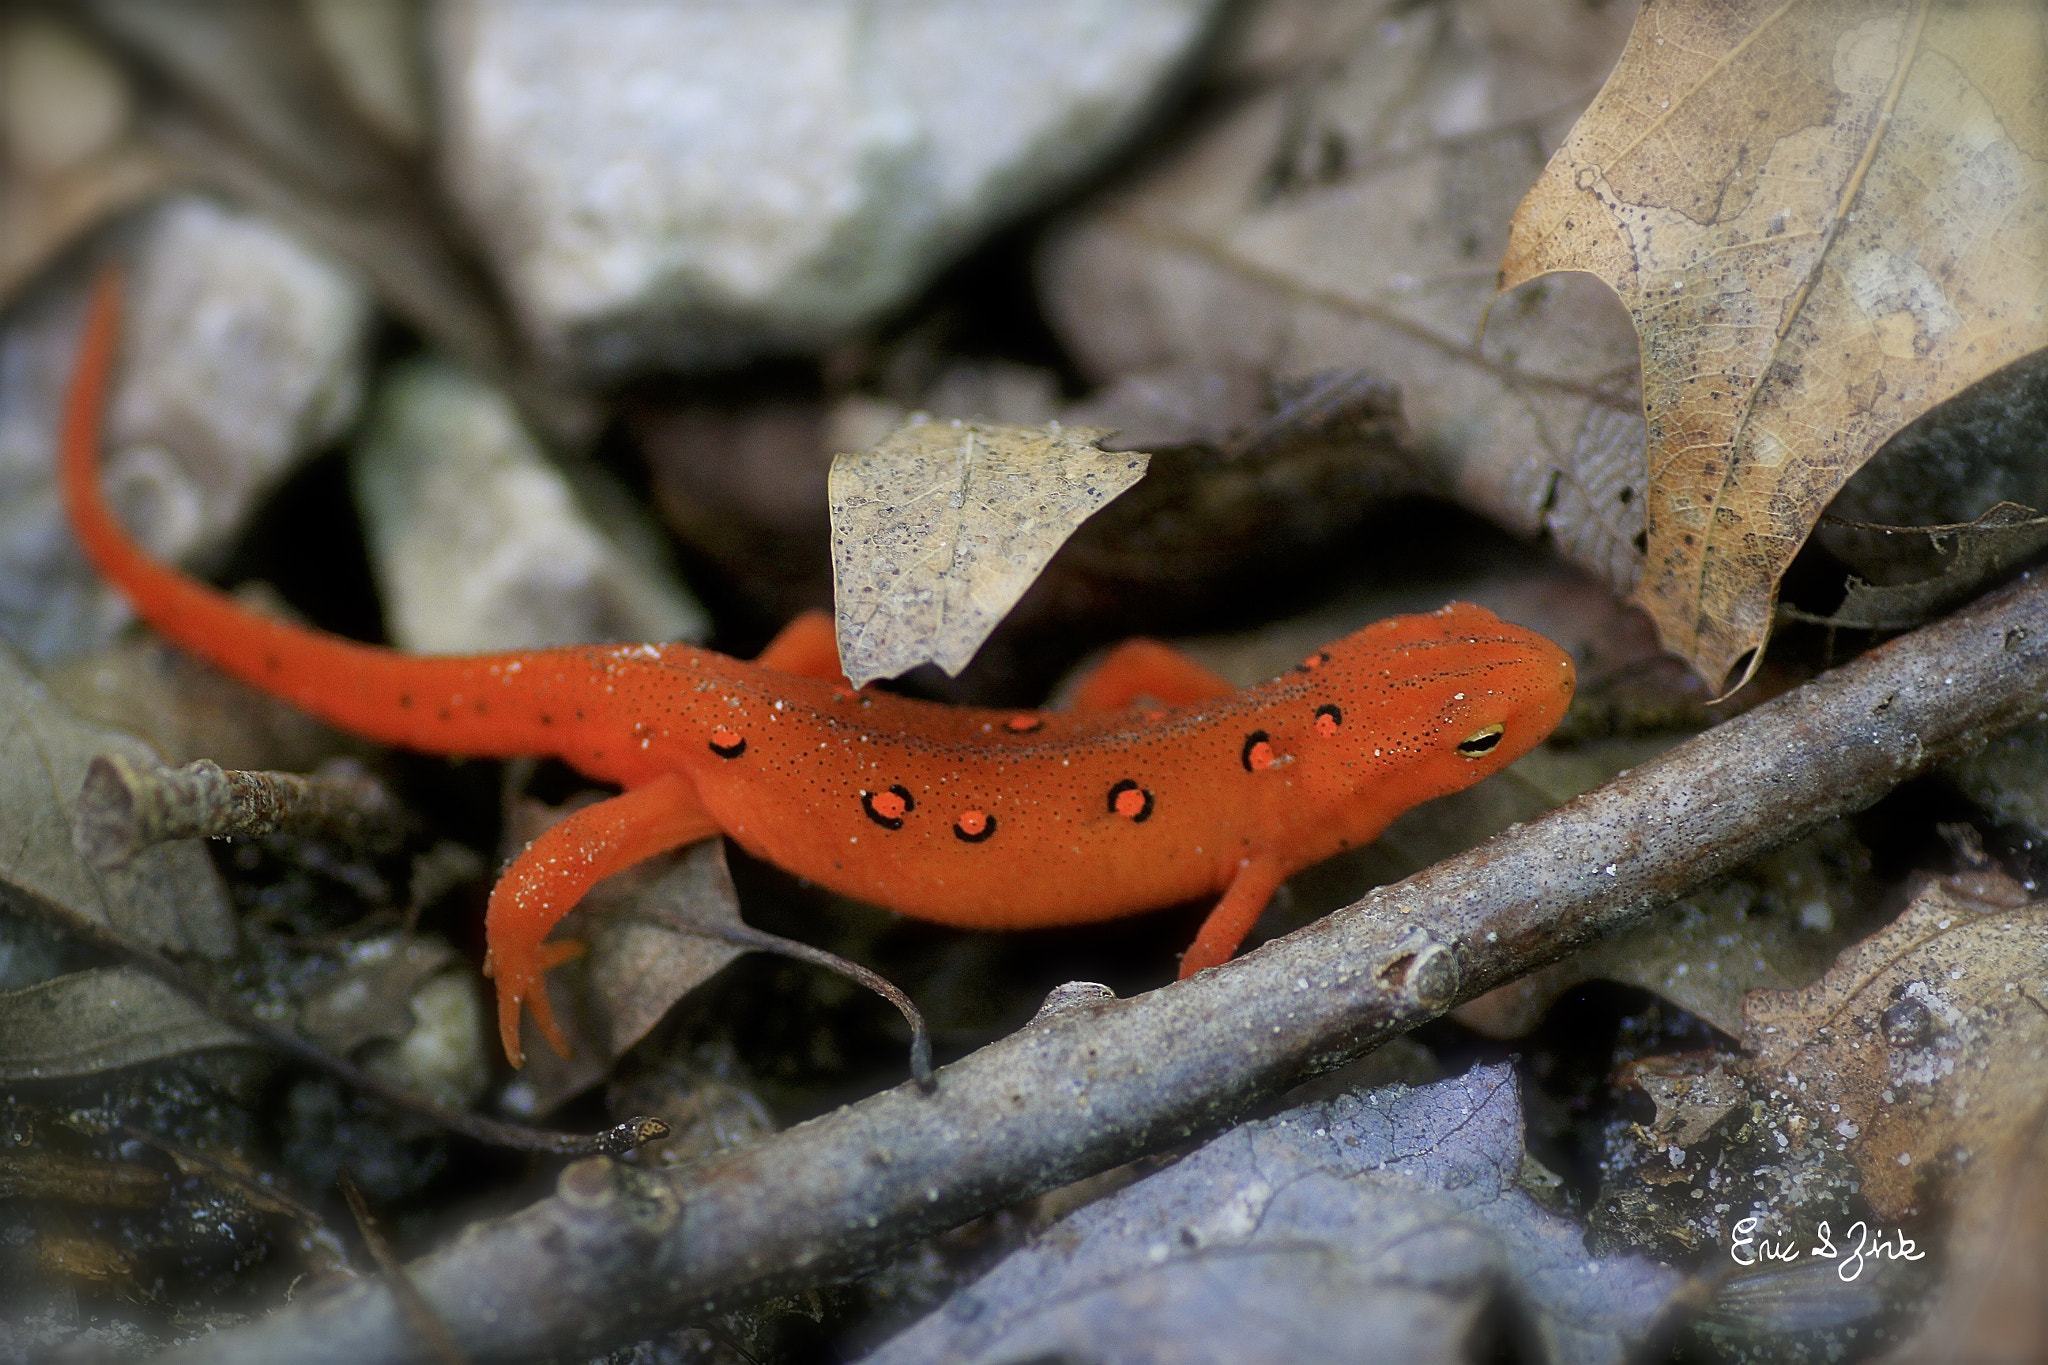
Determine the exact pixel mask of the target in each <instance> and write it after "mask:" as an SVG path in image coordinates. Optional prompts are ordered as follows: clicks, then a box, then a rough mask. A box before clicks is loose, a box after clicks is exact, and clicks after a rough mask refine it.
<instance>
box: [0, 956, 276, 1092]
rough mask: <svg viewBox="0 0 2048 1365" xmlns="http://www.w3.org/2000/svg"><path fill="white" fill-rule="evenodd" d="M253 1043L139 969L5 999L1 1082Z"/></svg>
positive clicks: (113, 970)
mask: <svg viewBox="0 0 2048 1365" xmlns="http://www.w3.org/2000/svg"><path fill="white" fill-rule="evenodd" d="M248 1041H249V1040H248V1039H247V1038H245V1037H244V1036H243V1035H242V1034H241V1033H239V1032H237V1031H236V1030H234V1029H232V1028H230V1027H228V1026H227V1025H226V1024H223V1023H221V1022H219V1021H218V1020H216V1019H214V1018H213V1016H211V1015H209V1014H208V1013H207V1012H206V1011H205V1010H204V1009H202V1008H200V1007H199V1005H198V1004H196V1003H195V1002H194V1001H192V1000H191V998H189V997H188V996H185V995H183V994H180V993H179V992H178V991H175V990H173V989H171V988H170V987H169V986H166V985H165V984H164V983H163V982H161V981H159V980H157V979H156V978H155V977H153V976H151V975H149V974H148V973H147V972H145V971H143V970H142V969H141V968H139V967H93V968H89V969H87V970H85V971H82V972H71V973H69V974H67V975H64V976H59V977H54V978H52V979H51V980H48V981H43V982H39V983H37V984H36V985H33V986H29V987H27V988H26V989H24V990H18V991H9V992H6V993H4V994H0V1081H28V1080H52V1079H56V1078H59V1077H64V1076H88V1075H92V1074H95V1073H97V1072H101V1071H112V1070H113V1069H114V1068H116V1067H123V1066H134V1065H136V1064H138V1063H140V1062H153V1061H158V1060H160V1059H162V1058H165V1057H175V1056H178V1055H179V1054H181V1053H186V1052H197V1051H200V1050H201V1049H204V1048H210V1047H226V1046H230V1045H232V1044H236V1043H247V1042H248Z"/></svg>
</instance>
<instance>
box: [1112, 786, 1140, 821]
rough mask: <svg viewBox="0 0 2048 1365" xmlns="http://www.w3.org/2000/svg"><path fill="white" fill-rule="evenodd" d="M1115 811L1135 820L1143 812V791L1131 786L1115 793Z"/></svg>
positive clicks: (1125, 817)
mask: <svg viewBox="0 0 2048 1365" xmlns="http://www.w3.org/2000/svg"><path fill="white" fill-rule="evenodd" d="M1116 813H1117V814H1118V815H1121V816H1123V818H1124V819H1126V820H1135V819H1137V818H1138V817H1139V816H1140V815H1143V814H1144V813H1145V793H1143V792H1141V791H1139V790H1138V789H1137V788H1135V787H1133V788H1131V789H1130V790H1129V791H1120V792H1118V793H1117V794H1116Z"/></svg>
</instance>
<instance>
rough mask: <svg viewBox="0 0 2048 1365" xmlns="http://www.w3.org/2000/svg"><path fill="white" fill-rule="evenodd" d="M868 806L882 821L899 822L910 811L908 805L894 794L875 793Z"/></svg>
mask: <svg viewBox="0 0 2048 1365" xmlns="http://www.w3.org/2000/svg"><path fill="white" fill-rule="evenodd" d="M868 804H869V805H871V806H872V807H873V808H874V812H875V814H877V815H879V816H881V817H882V818H883V819H884V820H901V819H902V818H903V817H904V816H905V815H907V814H908V813H909V811H910V807H909V805H908V804H906V803H905V802H904V800H903V798H902V797H900V796H898V795H897V794H896V793H895V792H876V793H875V795H874V798H873V799H872V800H871V801H870V802H869V803H868Z"/></svg>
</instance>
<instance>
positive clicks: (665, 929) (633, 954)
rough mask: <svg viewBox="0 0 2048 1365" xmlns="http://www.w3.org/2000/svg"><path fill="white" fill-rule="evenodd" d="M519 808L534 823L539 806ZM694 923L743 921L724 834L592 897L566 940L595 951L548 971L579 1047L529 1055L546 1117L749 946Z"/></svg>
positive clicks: (529, 1081) (626, 875) (533, 1092)
mask: <svg viewBox="0 0 2048 1365" xmlns="http://www.w3.org/2000/svg"><path fill="white" fill-rule="evenodd" d="M556 813H558V814H559V813H562V812H556ZM520 814H521V815H522V816H523V817H524V818H527V819H529V820H532V819H535V818H536V817H538V816H539V815H540V812H539V811H538V810H534V809H528V810H525V811H522V812H520ZM636 912H637V913H636ZM657 916H658V917H659V919H658V922H657V919H656V917H657ZM693 923H694V924H701V925H703V926H704V927H705V928H706V930H707V931H708V932H710V933H712V934H715V933H716V932H717V931H718V930H720V929H739V928H742V927H743V926H742V925H741V923H740V902H739V892H738V891H737V890H735V889H734V887H733V884H732V874H731V873H729V872H728V871H727V870H726V866H725V848H724V845H722V844H721V843H720V842H719V841H718V840H716V839H707V840H704V841H702V842H700V843H696V844H692V845H690V847H688V848H686V849H683V850H681V851H680V852H676V853H670V854H665V855H663V856H662V857H659V858H654V859H650V860H648V861H647V862H645V863H642V864H640V865H639V866H637V867H633V868H629V869H628V870H626V871H625V872H621V873H619V874H618V875H617V876H614V877H609V878H607V879H605V880H604V881H602V882H600V883H598V885H597V886H596V887H595V888H594V889H593V890H592V891H591V893H590V895H589V896H587V897H585V898H584V901H583V903H582V904H581V905H580V906H578V907H577V909H576V910H575V911H574V912H573V913H572V914H571V915H570V917H569V919H568V920H567V921H565V922H564V925H563V928H562V931H561V933H560V934H559V935H558V937H561V938H565V939H580V940H582V941H584V942H586V943H588V944H589V947H590V951H589V952H588V953H587V954H586V955H585V956H583V957H582V958H579V959H577V960H576V961H574V962H570V963H568V964H567V965H565V966H563V967H560V968H558V969H556V970H555V971H553V972H551V973H549V978H550V988H551V989H552V991H553V992H554V1004H555V1017H556V1018H557V1019H559V1020H561V1021H562V1026H563V1029H564V1031H565V1032H567V1033H568V1035H569V1038H570V1041H571V1044H572V1046H573V1049H574V1051H573V1052H572V1054H571V1055H570V1056H569V1057H567V1058H562V1057H557V1056H556V1055H555V1054H554V1052H553V1050H552V1049H549V1048H535V1049H533V1050H532V1051H530V1052H529V1053H527V1066H526V1070H525V1072H524V1073H523V1074H522V1075H521V1076H520V1083H521V1087H522V1090H521V1102H522V1103H523V1104H524V1105H525V1106H526V1107H527V1108H528V1110H529V1112H532V1113H546V1112H547V1111H549V1110H551V1109H553V1108H554V1107H555V1105H556V1104H558V1103H560V1102H561V1101H562V1100H564V1099H566V1098H568V1097H569V1096H571V1095H574V1094H577V1093H579V1092H580V1091H582V1090H585V1089H587V1088H589V1087H590V1086H592V1085H595V1084H597V1083H598V1082H599V1081H601V1080H603V1079H604V1077H605V1076H606V1075H607V1074H608V1073H609V1072H610V1070H611V1067H612V1063H614V1062H615V1061H617V1060H618V1058H619V1057H620V1056H621V1055H622V1054H623V1053H624V1052H625V1051H626V1049H627V1048H629V1047H631V1046H632V1045H633V1044H635V1043H637V1042H639V1041H640V1039H641V1038H642V1037H643V1036H645V1034H646V1033H647V1031H648V1030H649V1029H651V1028H653V1027H654V1025H655V1024H657V1023H659V1022H660V1021H661V1017H662V1015H664V1014H666V1013H667V1012H668V1010H669V1007H670V1006H672V1005H674V1004H675V1003H676V1001H678V1000H680V999H682V998H683V997H684V996H686V995H688V994H689V993H690V992H691V991H693V990H695V989H697V987H699V986H701V985H703V984H704V983H705V982H706V981H709V980H710V979H711V978H712V977H713V976H716V975H717V974H718V972H719V971H720V970H721V969H722V968H724V967H725V965H726V964H727V963H729V962H731V961H732V960H733V959H734V958H736V957H738V956H740V955H741V954H742V953H744V952H745V951H747V950H746V949H745V948H744V947H741V946H738V945H736V944H733V943H731V942H727V941H723V940H721V939H719V938H716V937H707V936H703V935H697V934H692V933H690V932H689V929H688V926H689V925H691V924H693Z"/></svg>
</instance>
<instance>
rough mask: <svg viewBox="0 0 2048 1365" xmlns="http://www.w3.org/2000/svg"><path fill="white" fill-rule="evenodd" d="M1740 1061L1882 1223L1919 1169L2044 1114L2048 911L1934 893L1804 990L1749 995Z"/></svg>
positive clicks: (1911, 1203) (1961, 1156)
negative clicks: (1787, 1103) (1853, 1170)
mask: <svg viewBox="0 0 2048 1365" xmlns="http://www.w3.org/2000/svg"><path fill="white" fill-rule="evenodd" d="M1746 1015H1747V1019H1746V1022H1745V1025H1744V1029H1743V1040H1742V1041H1743V1046H1744V1047H1745V1048H1746V1049H1747V1050H1748V1051H1749V1052H1751V1053H1752V1054H1753V1055H1754V1056H1755V1058H1756V1062H1755V1070H1756V1074H1757V1076H1758V1077H1759V1079H1760V1080H1762V1081H1764V1082H1766V1083H1768V1084H1771V1085H1773V1086H1776V1087H1778V1088H1780V1089H1782V1090H1784V1091H1785V1092H1786V1093H1787V1094H1789V1095H1791V1096H1792V1097H1793V1098H1794V1101H1795V1102H1796V1103H1798V1104H1799V1105H1800V1106H1801V1107H1803V1108H1804V1109H1805V1110H1806V1111H1807V1112H1808V1114H1809V1115H1810V1116H1811V1117H1812V1119H1813V1121H1814V1125H1815V1126H1814V1130H1813V1136H1814V1138H1815V1139H1816V1140H1819V1141H1824V1142H1827V1143H1829V1144H1830V1145H1832V1146H1836V1147H1838V1148H1840V1149H1842V1150H1845V1151H1846V1152H1847V1153H1848V1155H1849V1157H1850V1159H1851V1160H1853V1161H1854V1162H1855V1163H1856V1165H1857V1167H1858V1168H1859V1169H1860V1170H1861V1171H1862V1172H1863V1193H1864V1195H1865V1197H1866V1198H1868V1199H1869V1200H1870V1204H1871V1207H1872V1208H1873V1209H1875V1210H1876V1211H1877V1213H1878V1215H1879V1216H1880V1217H1883V1218H1888V1219H1896V1218H1900V1217H1903V1216H1904V1215H1905V1214H1907V1213H1908V1212H1910V1211H1912V1210H1913V1209H1914V1208H1915V1207H1916V1203H1917V1201H1918V1199H1919V1197H1920V1191H1919V1189H1918V1186H1919V1184H1920V1181H1921V1178H1922V1177H1923V1175H1925V1174H1926V1173H1927V1172H1928V1171H1929V1170H1930V1168H1932V1169H1936V1170H1953V1169H1958V1168H1965V1167H1967V1165H1968V1164H1969V1163H1970V1162H1971V1161H1973V1160H1975V1159H1977V1158H1978V1157H1989V1156H1991V1155H1994V1154H1996V1153H1998V1152H2001V1151H2004V1150H2006V1149H2007V1148H2009V1147H2010V1146H2011V1145H2012V1143H2013V1141H2014V1140H2015V1138H2016V1136H2017V1134H2018V1133H2019V1132H2020V1131H2021V1130H2022V1129H2023V1128H2025V1126H2026V1125H2028V1124H2030V1123H2032V1122H2033V1121H2034V1115H2035V1114H2037V1113H2038V1112H2039V1111H2040V1109H2041V1106H2042V1104H2043V1103H2044V1102H2048V1072H2044V1071H2043V1070H2042V1067H2041V1064H2040V1058H2041V1055H2042V1053H2043V1050H2044V1049H2048V904H2044V903H2039V902H2037V903H2035V904H2032V905H2023V906H2018V907H2014V906H2011V905H2002V904H1993V903H1990V902H1986V901H1978V900H1973V899H1970V898H1967V897H1965V896H1963V895H1961V894H1959V893H1958V892H1957V891H1956V890H1955V889H1954V888H1952V887H1950V886H1948V885H1945V884H1942V883H1935V884H1933V885H1930V886H1929V887H1928V888H1927V889H1926V890H1925V891H1923V892H1922V893H1921V894H1920V895H1919V896H1918V897H1916V898H1915V899H1914V901H1913V903H1912V904H1911V905H1909V906H1908V907H1907V908H1906V911H1905V913H1904V914H1902V915H1900V916H1899V918H1898V919H1897V920H1896V921H1895V922H1894V923H1892V924H1891V925H1890V926H1889V927H1888V928H1886V929H1885V930H1884V931H1883V932H1882V933H1880V934H1878V935H1876V936H1875V937H1873V938H1870V939H1867V940H1865V941H1864V942H1862V943H1859V944H1857V945H1856V946H1855V947H1853V948H1851V949H1849V950H1848V951H1847V952H1845V953H1843V954H1842V956H1841V957H1840V958H1839V959H1838V960H1837V961H1836V963H1835V965H1834V967H1833V968H1831V969H1830V970H1829V971H1828V973H1827V974H1826V975H1825V976H1823V977H1822V978H1821V979H1820V980H1819V981H1817V982H1815V983H1814V984H1813V985H1812V986H1810V987H1808V988H1807V989H1805V990H1803V991H1796V992H1774V991H1758V992H1756V993H1755V994H1753V995H1751V996H1750V998H1749V1003H1748V1006H1747V1008H1746Z"/></svg>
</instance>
